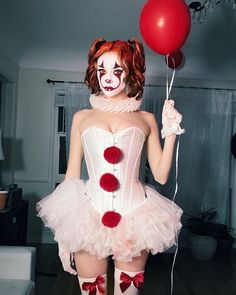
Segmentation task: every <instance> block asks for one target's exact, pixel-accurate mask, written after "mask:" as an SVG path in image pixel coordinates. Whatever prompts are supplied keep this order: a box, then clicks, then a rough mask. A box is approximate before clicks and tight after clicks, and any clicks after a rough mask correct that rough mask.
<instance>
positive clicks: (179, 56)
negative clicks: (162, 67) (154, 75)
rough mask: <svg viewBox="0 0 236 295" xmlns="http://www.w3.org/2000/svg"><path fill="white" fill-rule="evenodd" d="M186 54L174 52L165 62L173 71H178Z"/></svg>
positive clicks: (179, 51) (168, 55)
mask: <svg viewBox="0 0 236 295" xmlns="http://www.w3.org/2000/svg"><path fill="white" fill-rule="evenodd" d="M183 59H184V54H183V52H182V51H181V50H178V51H175V52H172V53H170V54H167V55H166V56H165V62H166V64H167V65H168V67H169V68H171V69H177V68H178V67H180V66H181V65H182V62H183Z"/></svg>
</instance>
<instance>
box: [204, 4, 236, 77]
mask: <svg viewBox="0 0 236 295" xmlns="http://www.w3.org/2000/svg"><path fill="white" fill-rule="evenodd" d="M200 25H201V26H203V28H202V31H203V34H202V40H201V44H203V46H202V48H201V49H200V51H201V54H202V58H203V59H204V62H205V64H206V65H208V67H209V68H211V69H212V70H215V71H219V70H220V71H222V70H223V71H224V68H225V67H227V66H231V67H232V66H233V64H232V63H236V62H235V61H236V38H235V27H236V12H235V10H233V8H232V5H230V4H228V3H227V4H223V3H222V4H221V5H219V7H215V10H214V11H213V13H210V14H209V16H208V19H207V22H206V23H203V24H200ZM204 26H205V28H204ZM233 78H234V77H232V79H233Z"/></svg>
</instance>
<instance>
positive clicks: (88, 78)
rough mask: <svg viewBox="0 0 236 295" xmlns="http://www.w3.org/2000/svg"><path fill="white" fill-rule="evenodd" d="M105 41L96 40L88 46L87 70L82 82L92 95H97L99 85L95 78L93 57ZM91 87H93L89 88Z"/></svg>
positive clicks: (101, 39) (94, 59)
mask: <svg viewBox="0 0 236 295" xmlns="http://www.w3.org/2000/svg"><path fill="white" fill-rule="evenodd" d="M106 42H107V41H106V40H105V39H103V38H98V39H96V40H95V41H94V42H93V43H92V45H91V46H90V49H89V53H88V68H87V70H86V74H85V78H84V82H85V83H86V85H87V86H88V88H89V89H90V90H91V92H92V94H93V93H95V94H97V93H98V90H99V84H98V81H97V78H96V58H95V55H96V53H97V52H98V50H99V48H100V47H101V46H102V45H103V44H104V43H106ZM91 85H93V86H92V87H91Z"/></svg>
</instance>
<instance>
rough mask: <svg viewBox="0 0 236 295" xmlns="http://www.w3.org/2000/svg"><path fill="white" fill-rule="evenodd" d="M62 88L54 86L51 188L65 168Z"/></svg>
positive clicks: (63, 175) (58, 180)
mask: <svg viewBox="0 0 236 295" xmlns="http://www.w3.org/2000/svg"><path fill="white" fill-rule="evenodd" d="M64 98H65V94H64V90H63V89H62V88H57V87H55V92H54V102H55V103H54V114H55V115H54V132H53V157H52V159H53V164H52V188H53V187H56V186H57V185H58V184H59V183H61V182H62V181H63V179H64V177H65V173H66V169H67V158H66V134H65V107H64Z"/></svg>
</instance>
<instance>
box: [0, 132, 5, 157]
mask: <svg viewBox="0 0 236 295" xmlns="http://www.w3.org/2000/svg"><path fill="white" fill-rule="evenodd" d="M4 159H5V157H4V154H3V149H2V130H0V160H4Z"/></svg>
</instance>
